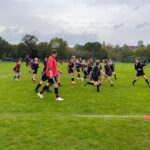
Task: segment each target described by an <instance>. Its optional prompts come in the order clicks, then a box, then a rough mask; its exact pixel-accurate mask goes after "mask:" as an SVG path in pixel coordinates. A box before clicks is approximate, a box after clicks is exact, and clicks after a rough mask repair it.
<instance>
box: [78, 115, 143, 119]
mask: <svg viewBox="0 0 150 150" xmlns="http://www.w3.org/2000/svg"><path fill="white" fill-rule="evenodd" d="M76 117H79V118H144V116H142V115H76Z"/></svg>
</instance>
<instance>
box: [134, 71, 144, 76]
mask: <svg viewBox="0 0 150 150" xmlns="http://www.w3.org/2000/svg"><path fill="white" fill-rule="evenodd" d="M144 75H145V73H144V72H143V71H137V73H136V76H137V77H140V76H144Z"/></svg>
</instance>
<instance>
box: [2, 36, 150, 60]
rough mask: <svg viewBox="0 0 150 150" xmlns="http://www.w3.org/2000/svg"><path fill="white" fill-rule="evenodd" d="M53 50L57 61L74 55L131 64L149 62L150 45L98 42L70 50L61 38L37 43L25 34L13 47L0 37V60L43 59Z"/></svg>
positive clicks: (77, 45) (35, 39) (36, 39)
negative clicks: (138, 61) (120, 44)
mask: <svg viewBox="0 0 150 150" xmlns="http://www.w3.org/2000/svg"><path fill="white" fill-rule="evenodd" d="M53 48H56V49H57V50H58V54H59V55H58V58H59V59H69V58H70V57H71V55H76V56H77V57H78V58H84V59H88V58H90V57H94V58H95V59H96V58H97V59H106V58H110V59H113V60H114V61H118V62H133V61H134V59H135V57H143V58H146V59H147V60H150V45H147V46H143V47H141V48H137V47H134V48H133V47H131V46H127V45H124V46H123V47H119V46H116V47H114V46H112V45H105V44H101V43H100V42H87V43H85V44H84V45H79V44H76V45H75V46H74V48H70V47H69V46H68V43H67V41H65V40H63V39H62V38H53V39H51V40H50V42H39V41H38V38H37V37H35V36H33V35H28V34H27V35H25V36H24V37H23V38H22V40H21V43H19V44H15V45H14V44H10V43H9V42H7V41H6V40H5V39H3V38H2V37H0V59H1V60H13V59H17V58H23V59H25V58H26V56H30V57H39V58H40V59H44V58H45V57H47V56H49V55H50V53H51V50H52V49H53Z"/></svg>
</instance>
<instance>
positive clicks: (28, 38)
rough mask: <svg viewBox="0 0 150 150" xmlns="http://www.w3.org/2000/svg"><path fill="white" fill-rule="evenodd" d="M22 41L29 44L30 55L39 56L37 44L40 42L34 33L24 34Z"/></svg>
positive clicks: (28, 52) (28, 51) (28, 53)
mask: <svg viewBox="0 0 150 150" xmlns="http://www.w3.org/2000/svg"><path fill="white" fill-rule="evenodd" d="M22 41H23V42H24V43H25V45H26V46H27V48H28V50H27V55H30V56H31V57H37V56H38V50H37V47H36V44H37V42H38V38H37V37H35V36H34V35H29V34H26V35H25V36H23V38H22Z"/></svg>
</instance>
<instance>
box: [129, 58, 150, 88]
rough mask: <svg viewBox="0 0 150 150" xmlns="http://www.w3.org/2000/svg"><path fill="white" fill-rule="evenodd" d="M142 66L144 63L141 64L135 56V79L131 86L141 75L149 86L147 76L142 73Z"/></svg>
mask: <svg viewBox="0 0 150 150" xmlns="http://www.w3.org/2000/svg"><path fill="white" fill-rule="evenodd" d="M144 66H146V64H143V63H142V62H141V60H140V58H136V60H135V70H136V79H135V80H134V81H133V82H132V84H133V86H134V84H135V82H137V80H139V78H140V77H143V79H144V80H145V81H146V83H147V84H148V86H149V87H150V84H149V81H148V78H147V76H146V75H145V73H144Z"/></svg>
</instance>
